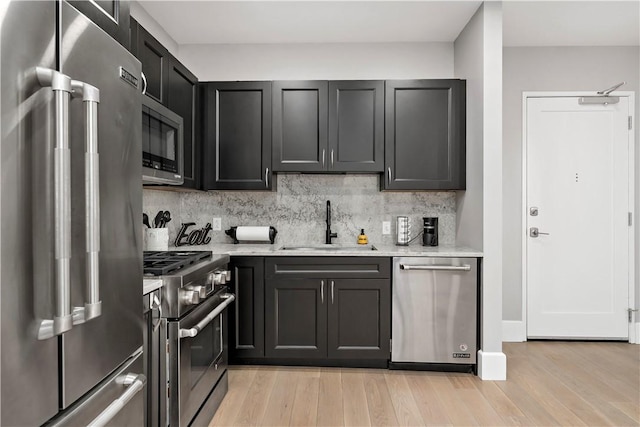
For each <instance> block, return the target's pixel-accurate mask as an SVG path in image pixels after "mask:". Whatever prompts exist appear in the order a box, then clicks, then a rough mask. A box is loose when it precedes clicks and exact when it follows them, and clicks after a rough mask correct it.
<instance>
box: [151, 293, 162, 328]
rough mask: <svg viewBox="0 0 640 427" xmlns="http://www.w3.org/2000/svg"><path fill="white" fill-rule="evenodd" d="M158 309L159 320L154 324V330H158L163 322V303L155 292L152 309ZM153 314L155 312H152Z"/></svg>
mask: <svg viewBox="0 0 640 427" xmlns="http://www.w3.org/2000/svg"><path fill="white" fill-rule="evenodd" d="M156 309H157V310H158V322H157V323H156V324H155V325H153V332H155V331H157V330H158V328H159V327H160V324H161V323H162V304H161V303H160V298H158V295H157V294H153V299H152V300H151V310H156ZM152 316H153V314H152Z"/></svg>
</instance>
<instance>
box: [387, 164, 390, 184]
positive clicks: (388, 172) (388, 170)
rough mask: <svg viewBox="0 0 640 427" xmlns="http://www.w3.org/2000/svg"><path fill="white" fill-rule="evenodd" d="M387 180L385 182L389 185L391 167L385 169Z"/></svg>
mask: <svg viewBox="0 0 640 427" xmlns="http://www.w3.org/2000/svg"><path fill="white" fill-rule="evenodd" d="M387 178H388V180H387V182H388V183H389V184H391V166H389V167H388V168H387Z"/></svg>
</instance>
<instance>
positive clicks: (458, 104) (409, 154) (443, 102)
mask: <svg viewBox="0 0 640 427" xmlns="http://www.w3.org/2000/svg"><path fill="white" fill-rule="evenodd" d="M465 87H466V85H465V82H464V81H463V80H388V81H387V82H386V97H385V103H386V105H385V115H386V128H385V129H386V130H385V132H386V139H385V173H384V179H383V182H384V184H383V188H384V189H386V190H463V189H465V184H466V182H465V181H466V177H465V167H466V163H465V162H466V160H465V158H466V157H465V133H466V130H465V96H466V95H465V93H466V90H465Z"/></svg>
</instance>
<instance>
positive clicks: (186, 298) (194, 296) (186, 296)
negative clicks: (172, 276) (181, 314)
mask: <svg viewBox="0 0 640 427" xmlns="http://www.w3.org/2000/svg"><path fill="white" fill-rule="evenodd" d="M180 301H182V303H183V304H186V305H195V304H198V303H199V302H200V296H199V295H198V292H197V291H181V292H180Z"/></svg>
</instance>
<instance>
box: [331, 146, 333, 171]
mask: <svg viewBox="0 0 640 427" xmlns="http://www.w3.org/2000/svg"><path fill="white" fill-rule="evenodd" d="M331 167H332V168H333V150H331Z"/></svg>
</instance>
